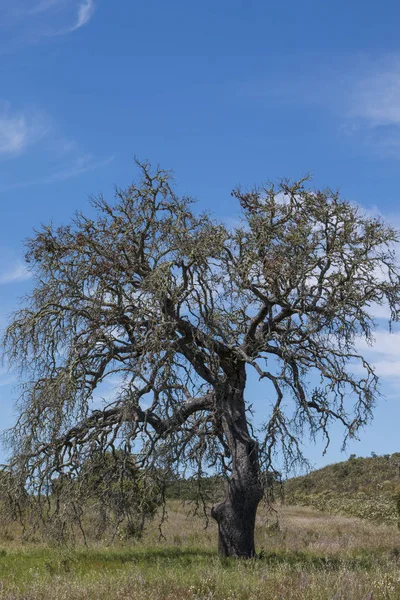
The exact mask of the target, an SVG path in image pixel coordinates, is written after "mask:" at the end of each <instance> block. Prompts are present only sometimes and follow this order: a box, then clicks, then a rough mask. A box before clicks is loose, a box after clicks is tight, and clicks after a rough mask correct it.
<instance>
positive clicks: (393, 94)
mask: <svg viewBox="0 0 400 600" xmlns="http://www.w3.org/2000/svg"><path fill="white" fill-rule="evenodd" d="M351 99H352V106H351V109H350V115H351V116H355V117H358V118H361V119H364V120H365V121H366V122H367V123H368V124H369V125H370V126H372V127H378V126H387V125H396V126H397V125H400V59H393V58H392V59H391V60H390V61H389V62H388V61H383V63H381V64H378V65H375V66H374V67H373V68H372V69H371V71H370V72H369V73H368V74H367V75H364V76H361V77H360V78H359V79H356V80H355V84H354V88H353V90H352V92H351Z"/></svg>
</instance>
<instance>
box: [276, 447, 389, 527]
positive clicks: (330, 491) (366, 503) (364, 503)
mask: <svg viewBox="0 0 400 600" xmlns="http://www.w3.org/2000/svg"><path fill="white" fill-rule="evenodd" d="M284 499H285V503H286V504H289V505H300V506H313V507H315V508H318V509H319V510H323V511H326V512H329V513H330V514H342V515H349V516H354V517H361V518H364V519H369V520H372V521H375V522H380V523H391V524H395V523H399V517H400V453H395V454H392V455H389V454H386V455H384V456H376V455H373V456H371V457H370V458H361V457H360V458H357V457H355V456H354V455H352V456H351V457H350V458H349V460H347V461H345V462H340V463H335V464H333V465H328V466H327V467H324V468H322V469H319V470H317V471H312V472H311V473H309V474H307V475H304V476H302V477H295V478H293V479H289V480H288V481H286V482H285V485H284Z"/></svg>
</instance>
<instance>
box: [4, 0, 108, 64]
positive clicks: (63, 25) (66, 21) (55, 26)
mask: <svg viewBox="0 0 400 600" xmlns="http://www.w3.org/2000/svg"><path fill="white" fill-rule="evenodd" d="M95 8H96V7H95V0H36V2H34V1H33V0H0V16H1V22H0V27H1V28H2V36H1V40H0V54H8V53H10V52H14V51H16V50H18V49H19V48H21V47H23V46H25V45H30V44H36V43H38V42H39V41H40V40H41V39H46V38H49V37H52V36H60V35H65V34H68V33H72V32H73V31H76V30H77V29H80V28H81V27H84V26H85V25H87V23H89V21H90V20H91V18H92V17H93V15H94V13H95Z"/></svg>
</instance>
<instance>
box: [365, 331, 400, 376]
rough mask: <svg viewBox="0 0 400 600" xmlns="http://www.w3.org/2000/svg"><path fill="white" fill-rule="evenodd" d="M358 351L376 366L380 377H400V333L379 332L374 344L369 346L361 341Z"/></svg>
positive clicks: (375, 336)
mask: <svg viewBox="0 0 400 600" xmlns="http://www.w3.org/2000/svg"><path fill="white" fill-rule="evenodd" d="M357 350H358V351H359V352H360V354H362V355H363V356H365V358H367V360H369V362H370V363H371V364H372V365H373V366H374V368H375V371H376V374H377V375H378V376H379V377H383V378H389V379H395V378H396V379H397V378H399V377H400V332H399V331H397V332H393V333H390V332H389V331H377V332H376V333H375V335H374V343H373V344H372V345H369V344H368V343H367V342H366V341H365V340H364V339H361V338H360V339H359V341H358V343H357Z"/></svg>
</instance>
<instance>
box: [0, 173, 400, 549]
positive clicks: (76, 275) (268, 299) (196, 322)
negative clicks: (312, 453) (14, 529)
mask: <svg viewBox="0 0 400 600" xmlns="http://www.w3.org/2000/svg"><path fill="white" fill-rule="evenodd" d="M139 169H140V172H141V178H140V180H138V181H137V182H136V183H133V184H132V185H131V186H130V187H129V188H127V189H126V190H120V189H118V190H117V191H116V198H115V201H112V202H109V201H107V200H106V199H104V198H103V197H99V198H95V199H93V200H92V206H93V211H92V213H91V216H88V215H84V214H81V213H80V214H77V215H76V216H75V218H74V219H73V220H72V221H71V223H70V224H69V225H66V226H60V227H56V226H53V225H48V226H43V227H41V228H40V229H39V230H37V231H36V232H35V233H34V235H33V236H32V238H31V239H30V240H28V242H27V255H26V260H27V262H28V264H29V268H30V269H31V271H32V273H33V275H34V278H35V279H34V286H33V290H32V292H31V293H30V294H29V295H28V297H27V298H26V301H25V306H24V308H22V309H21V310H19V311H18V312H17V313H15V315H14V316H13V318H12V321H11V322H10V325H9V326H8V328H7V330H6V333H5V336H4V348H5V352H6V356H7V359H8V360H9V361H10V363H11V364H14V365H17V366H18V367H19V368H20V369H21V372H22V374H23V378H24V382H25V383H24V384H23V386H22V393H21V396H20V399H19V403H18V410H19V418H18V421H17V423H16V425H15V427H14V428H13V429H12V431H11V432H9V434H8V442H9V444H10V446H11V450H12V452H11V454H12V456H11V463H10V464H11V466H12V469H13V471H14V474H15V476H17V475H18V476H19V478H20V479H22V480H23V481H24V482H25V483H26V485H28V487H29V488H30V489H32V490H35V492H37V493H42V492H44V491H46V490H47V489H49V488H50V485H51V481H52V480H53V479H54V477H57V476H59V474H62V473H64V474H65V473H70V474H73V473H78V472H79V469H80V468H82V465H83V464H88V463H87V461H88V459H89V458H90V456H91V455H92V454H93V453H94V452H96V453H98V452H107V451H110V450H113V449H118V452H125V453H126V454H127V455H129V454H131V453H132V452H135V454H136V460H137V464H138V465H139V466H140V467H141V468H147V469H148V468H156V469H160V468H163V469H177V468H179V465H184V466H185V467H189V468H191V469H192V471H195V472H197V473H198V474H199V475H201V474H203V473H204V471H206V470H210V469H213V468H215V469H219V470H222V471H223V472H224V473H226V474H227V475H228V476H229V479H228V483H227V496H226V499H225V501H224V502H223V503H220V504H219V505H217V506H216V507H214V509H213V512H212V514H213V516H214V518H216V520H217V521H218V524H219V531H220V552H222V553H225V554H236V555H241V556H251V555H253V554H254V539H253V537H252V535H253V534H252V531H253V530H254V518H255V511H256V508H257V504H258V503H259V501H260V499H261V496H262V493H263V482H262V472H264V471H265V470H267V469H273V468H274V464H275V463H274V456H275V454H276V453H278V454H281V453H282V452H283V453H284V455H285V456H286V457H287V459H288V461H289V462H290V461H293V460H297V459H298V458H299V456H300V455H301V446H300V440H301V436H302V434H303V433H307V434H311V435H312V436H315V435H317V434H319V433H322V435H324V436H325V438H326V440H327V442H329V427H330V424H331V423H332V422H334V421H339V422H341V424H342V425H343V427H344V431H345V436H346V437H348V436H355V435H356V433H357V431H358V430H359V428H360V427H361V426H363V425H364V424H365V423H366V422H367V420H368V418H369V417H370V416H371V411H372V409H373V406H374V402H375V400H376V398H377V395H378V388H377V384H378V380H377V377H376V374H375V372H374V369H373V367H372V365H370V364H368V362H367V361H366V360H365V358H364V357H363V356H361V355H360V354H359V352H358V351H357V342H358V340H359V338H360V337H361V338H365V339H367V340H368V341H371V340H372V336H373V330H374V319H373V307H374V305H375V304H378V305H383V304H387V305H388V306H389V307H390V311H391V319H392V320H397V319H398V316H399V307H400V304H399V292H400V284H399V271H398V267H397V262H396V255H395V246H396V243H397V241H398V234H397V232H396V231H395V230H394V229H393V228H392V227H391V226H389V225H388V224H386V223H384V222H383V221H382V220H381V219H379V218H375V217H374V218H372V217H369V216H367V215H365V214H364V213H363V212H362V210H360V209H359V208H358V207H357V206H355V205H353V204H351V203H349V202H347V201H345V200H342V199H341V198H340V195H339V194H338V193H336V192H332V191H330V190H312V189H310V186H309V182H308V180H307V179H305V180H301V181H299V182H295V183H291V182H289V181H282V182H281V183H280V184H278V185H264V186H260V187H255V188H253V189H252V190H250V191H243V190H241V189H236V190H234V191H233V192H232V197H233V199H234V200H236V201H237V202H238V203H239V205H240V207H241V220H240V222H239V223H238V225H237V226H235V227H227V226H226V225H225V224H224V223H223V222H219V221H216V220H214V219H213V218H212V217H211V216H210V215H209V214H207V213H199V212H198V211H197V210H196V208H197V207H196V206H195V205H194V203H193V201H192V200H191V199H190V198H187V197H179V196H178V195H176V193H175V192H174V190H173V187H172V181H171V176H170V174H169V173H168V172H166V171H164V170H162V169H160V168H157V169H152V167H151V166H150V165H149V164H147V163H141V164H139ZM251 370H253V371H254V372H255V373H256V375H257V377H258V378H259V380H260V382H261V384H262V385H263V387H262V388H261V389H263V390H264V394H265V401H264V405H263V408H262V414H261V415H258V422H262V426H260V427H253V422H252V417H251V413H250V411H251V402H252V398H248V397H247V396H246V392H245V389H246V379H247V375H248V373H249V372H250V371H251ZM106 379H108V380H110V381H111V382H114V383H115V395H114V396H113V397H112V398H111V399H109V400H108V401H107V400H105V401H104V403H103V405H101V406H98V405H96V406H94V407H93V395H94V393H95V392H96V390H97V389H98V388H99V386H101V384H102V382H103V381H105V380H106ZM313 382H314V383H313ZM17 478H18V477H17ZM253 517H254V518H253ZM240 520H242V521H243V522H245V523H246V524H245V525H243V524H242V525H240V523H239V521H240ZM246 527H247V529H246Z"/></svg>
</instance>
